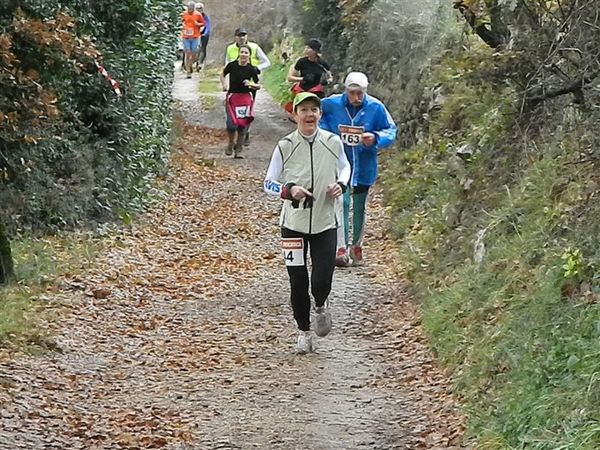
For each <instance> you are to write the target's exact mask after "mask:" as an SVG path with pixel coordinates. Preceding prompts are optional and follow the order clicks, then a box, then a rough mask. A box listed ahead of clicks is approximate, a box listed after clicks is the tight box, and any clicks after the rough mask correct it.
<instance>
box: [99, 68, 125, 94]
mask: <svg viewBox="0 0 600 450" xmlns="http://www.w3.org/2000/svg"><path fill="white" fill-rule="evenodd" d="M94 63H95V64H96V69H97V70H98V72H100V75H102V76H103V77H104V78H106V79H107V80H108V82H109V83H110V85H111V86H112V88H113V91H115V94H117V97H122V96H123V93H122V92H121V85H120V84H119V82H118V81H117V80H114V79H113V77H111V76H110V74H109V73H108V72H107V71H106V69H105V68H104V67H102V66H101V65H100V64H99V63H98V61H94Z"/></svg>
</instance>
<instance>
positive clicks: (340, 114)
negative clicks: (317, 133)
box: [320, 93, 397, 186]
mask: <svg viewBox="0 0 600 450" xmlns="http://www.w3.org/2000/svg"><path fill="white" fill-rule="evenodd" d="M321 109H322V110H323V116H322V117H321V123H320V127H321V128H322V129H324V130H327V131H330V132H332V133H336V134H337V135H341V133H340V129H339V126H340V125H342V126H343V125H350V126H355V127H364V132H365V133H367V132H368V133H373V134H374V135H375V144H373V145H371V146H370V147H367V146H365V145H357V146H353V147H351V146H349V145H344V150H345V151H346V156H347V157H348V160H349V161H350V164H351V166H352V176H351V179H350V186H358V185H362V186H372V185H373V184H374V183H375V180H376V179H377V151H378V150H380V149H382V148H385V147H389V146H390V145H392V144H393V143H394V141H395V140H396V131H397V128H396V124H395V123H394V119H392V116H391V115H390V113H389V112H388V110H387V109H386V107H385V106H384V104H383V103H382V102H381V101H380V100H378V99H377V98H375V97H372V96H370V95H368V94H366V93H365V96H364V100H363V103H362V105H361V106H359V107H354V106H352V105H350V104H349V103H348V96H347V95H346V94H345V93H344V94H336V95H332V96H330V97H327V98H324V99H323V100H321Z"/></svg>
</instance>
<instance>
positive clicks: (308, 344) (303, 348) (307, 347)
mask: <svg viewBox="0 0 600 450" xmlns="http://www.w3.org/2000/svg"><path fill="white" fill-rule="evenodd" d="M296 351H297V352H298V353H299V354H301V355H305V354H307V353H310V352H312V351H313V347H312V335H311V334H310V331H300V332H299V333H298V343H297V344H296Z"/></svg>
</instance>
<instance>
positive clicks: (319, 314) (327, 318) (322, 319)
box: [314, 306, 331, 337]
mask: <svg viewBox="0 0 600 450" xmlns="http://www.w3.org/2000/svg"><path fill="white" fill-rule="evenodd" d="M314 329H315V334H316V335H317V336H319V337H324V336H327V335H328V334H329V332H330V331H331V312H330V311H329V308H327V307H326V306H321V307H317V308H315V320H314Z"/></svg>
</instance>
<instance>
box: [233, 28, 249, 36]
mask: <svg viewBox="0 0 600 450" xmlns="http://www.w3.org/2000/svg"><path fill="white" fill-rule="evenodd" d="M243 34H248V31H247V30H246V29H245V28H244V27H240V28H238V29H237V30H235V35H236V36H241V35H243Z"/></svg>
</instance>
